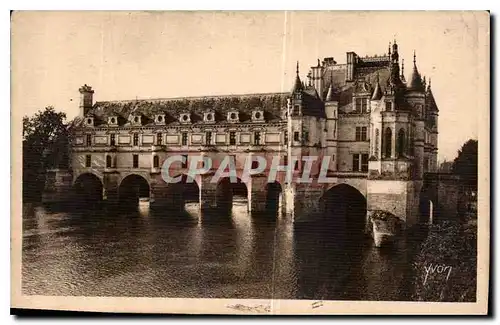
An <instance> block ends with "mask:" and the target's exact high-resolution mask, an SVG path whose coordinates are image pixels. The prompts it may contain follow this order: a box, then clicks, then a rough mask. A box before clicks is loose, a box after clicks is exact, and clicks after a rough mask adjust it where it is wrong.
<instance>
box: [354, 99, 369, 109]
mask: <svg viewBox="0 0 500 325" xmlns="http://www.w3.org/2000/svg"><path fill="white" fill-rule="evenodd" d="M355 104H356V106H355V110H356V112H357V113H366V112H367V111H368V99H367V98H356V102H355Z"/></svg>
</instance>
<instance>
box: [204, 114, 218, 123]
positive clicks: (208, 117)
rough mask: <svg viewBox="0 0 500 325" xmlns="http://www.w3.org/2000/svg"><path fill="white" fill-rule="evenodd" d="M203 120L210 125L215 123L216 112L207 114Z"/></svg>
mask: <svg viewBox="0 0 500 325" xmlns="http://www.w3.org/2000/svg"><path fill="white" fill-rule="evenodd" d="M203 120H204V121H205V122H208V123H213V122H215V113H214V112H206V113H205V114H204V117H203Z"/></svg>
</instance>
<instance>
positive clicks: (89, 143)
mask: <svg viewBox="0 0 500 325" xmlns="http://www.w3.org/2000/svg"><path fill="white" fill-rule="evenodd" d="M91 145H92V134H87V147H90V146H91Z"/></svg>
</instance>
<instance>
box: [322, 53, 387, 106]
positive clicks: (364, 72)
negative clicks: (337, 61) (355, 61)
mask: <svg viewBox="0 0 500 325" xmlns="http://www.w3.org/2000/svg"><path fill="white" fill-rule="evenodd" d="M380 58H381V59H382V58H383V57H380ZM387 58H388V57H387ZM382 63H383V64H382ZM326 70H327V72H325V74H324V75H325V85H326V86H327V87H325V88H326V89H325V94H324V97H323V98H326V95H327V93H328V88H329V86H330V84H331V83H332V80H333V86H334V92H335V95H336V99H337V100H338V101H339V109H340V110H341V111H345V112H348V111H351V110H352V96H353V93H354V92H356V90H359V89H356V88H357V87H359V86H360V85H361V84H364V83H366V84H367V86H368V88H369V89H368V90H369V92H370V97H371V95H372V91H373V90H375V89H376V88H377V74H378V78H379V82H378V83H379V90H380V91H381V92H382V93H384V92H385V90H386V85H387V81H388V79H389V76H390V70H389V67H388V61H375V62H373V63H372V62H364V63H363V64H360V65H357V66H356V68H355V70H354V71H355V73H354V79H355V82H347V83H346V81H345V79H346V72H347V65H340V69H339V67H338V66H335V67H327V68H326ZM362 86H363V87H364V86H365V85H362Z"/></svg>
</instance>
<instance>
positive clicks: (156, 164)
mask: <svg viewBox="0 0 500 325" xmlns="http://www.w3.org/2000/svg"><path fill="white" fill-rule="evenodd" d="M153 167H154V168H158V167H160V157H158V156H153Z"/></svg>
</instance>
